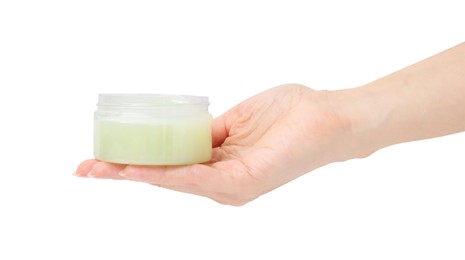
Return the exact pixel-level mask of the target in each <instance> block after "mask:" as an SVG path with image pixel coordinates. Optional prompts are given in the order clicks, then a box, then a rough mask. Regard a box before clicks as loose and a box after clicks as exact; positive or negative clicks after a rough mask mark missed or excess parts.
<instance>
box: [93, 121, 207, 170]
mask: <svg viewBox="0 0 465 260" xmlns="http://www.w3.org/2000/svg"><path fill="white" fill-rule="evenodd" d="M211 120H212V118H211V116H210V115H209V114H201V115H196V116H191V117H186V116H184V117H171V118H158V119H156V120H143V121H141V120H139V121H138V120H127V121H125V120H108V119H100V118H96V119H95V124H94V155H95V158H96V159H98V160H102V161H106V162H112V163H121V164H135V165H185V164H194V163H202V162H207V161H209V160H210V159H211V152H212V140H211Z"/></svg>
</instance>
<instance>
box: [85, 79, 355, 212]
mask: <svg viewBox="0 0 465 260" xmlns="http://www.w3.org/2000/svg"><path fill="white" fill-rule="evenodd" d="M330 96H331V92H328V91H314V90H311V89H309V88H307V87H305V86H301V85H283V86H279V87H276V88H272V89H270V90H268V91H265V92H263V93H261V94H258V95H256V96H254V97H252V98H250V99H248V100H246V101H244V102H242V103H241V104H239V105H237V106H236V107H234V108H233V109H231V110H230V111H228V112H226V113H225V114H223V115H222V116H220V117H218V118H216V119H215V120H214V121H213V126H212V127H213V128H212V135H213V157H212V160H211V161H210V162H208V163H204V164H194V165H186V166H134V165H120V164H111V163H106V162H101V161H97V160H87V161H84V162H82V163H81V165H80V166H79V167H78V169H77V171H76V175H77V176H80V177H94V178H102V179H115V180H122V179H123V180H133V181H140V182H146V183H149V184H153V185H157V186H160V187H163V188H168V189H172V190H176V191H181V192H187V193H192V194H196V195H201V196H206V197H209V198H211V199H213V200H215V201H217V202H219V203H222V204H230V205H237V206H238V205H243V204H245V203H247V202H249V201H251V200H253V199H255V198H257V197H259V196H260V195H262V194H265V193H267V192H269V191H271V190H273V189H275V188H277V187H279V186H281V185H283V184H285V183H287V182H288V181H291V180H293V179H295V178H297V177H299V176H301V175H303V174H304V173H306V172H309V171H311V170H313V169H316V168H318V167H320V166H323V165H325V164H328V163H330V162H334V161H341V160H346V159H349V158H353V157H354V155H355V156H356V152H357V151H356V149H355V146H354V145H352V144H351V143H350V142H349V141H350V140H351V139H350V122H349V121H348V120H347V119H346V118H344V117H342V116H341V114H340V113H338V112H337V110H336V109H334V108H333V107H332V106H331V102H330ZM348 140H349V141H348Z"/></svg>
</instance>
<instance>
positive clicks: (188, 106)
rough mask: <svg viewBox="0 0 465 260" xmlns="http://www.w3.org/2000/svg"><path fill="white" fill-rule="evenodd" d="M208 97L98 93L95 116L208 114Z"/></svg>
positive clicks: (113, 117)
mask: <svg viewBox="0 0 465 260" xmlns="http://www.w3.org/2000/svg"><path fill="white" fill-rule="evenodd" d="M209 104H210V103H209V100H208V97H206V96H188V95H160V94H99V96H98V103H97V107H98V109H97V111H96V116H98V117H99V118H107V119H109V118H112V119H115V118H122V117H125V118H126V117H171V116H191V115H199V114H208V105H209Z"/></svg>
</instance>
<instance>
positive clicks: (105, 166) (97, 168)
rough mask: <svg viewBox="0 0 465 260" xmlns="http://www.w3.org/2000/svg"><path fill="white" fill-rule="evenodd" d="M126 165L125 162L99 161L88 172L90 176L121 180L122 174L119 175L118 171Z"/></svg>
mask: <svg viewBox="0 0 465 260" xmlns="http://www.w3.org/2000/svg"><path fill="white" fill-rule="evenodd" d="M124 167H125V165H123V164H115V163H108V162H101V161H97V163H95V164H94V166H93V167H92V169H90V171H89V172H88V177H92V178H99V179H114V180H120V179H121V176H120V175H118V173H119V172H120V171H121V170H122V169H124Z"/></svg>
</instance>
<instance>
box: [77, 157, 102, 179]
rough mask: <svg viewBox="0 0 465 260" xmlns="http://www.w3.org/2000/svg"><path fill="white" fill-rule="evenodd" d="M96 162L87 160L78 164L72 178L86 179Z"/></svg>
mask: <svg viewBox="0 0 465 260" xmlns="http://www.w3.org/2000/svg"><path fill="white" fill-rule="evenodd" d="M97 162H98V161H97V160H95V159H88V160H85V161H83V162H81V163H80V164H79V166H78V167H77V169H76V171H75V172H74V176H77V177H87V175H88V174H89V172H90V171H91V169H92V168H93V167H94V165H95V164H96V163H97Z"/></svg>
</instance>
